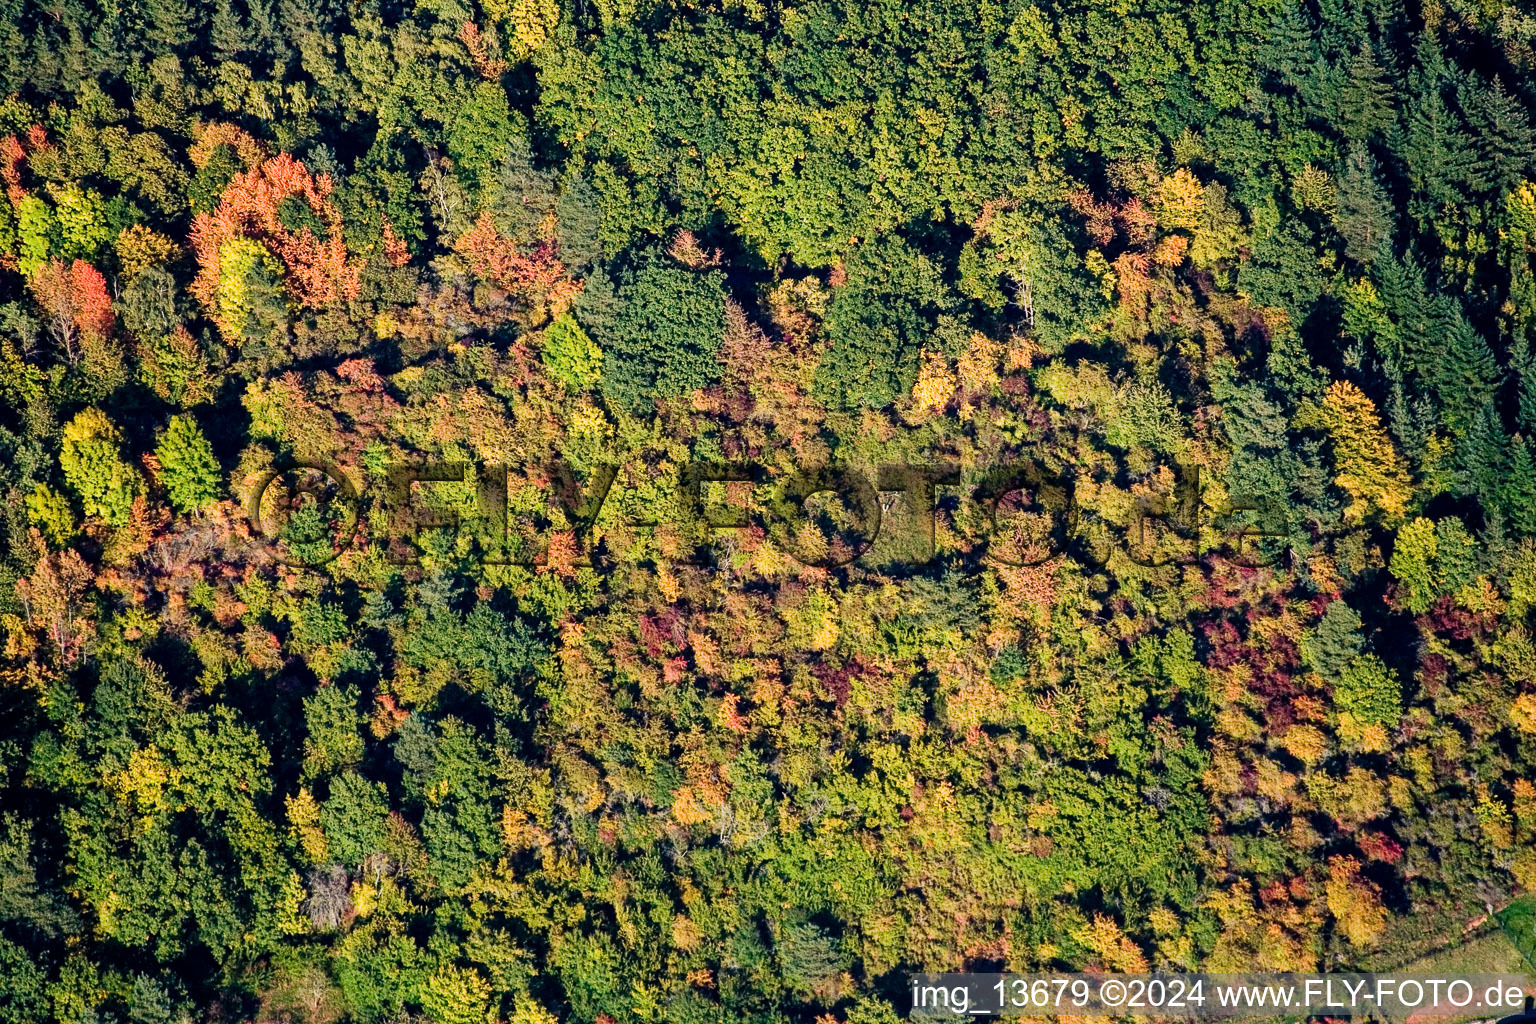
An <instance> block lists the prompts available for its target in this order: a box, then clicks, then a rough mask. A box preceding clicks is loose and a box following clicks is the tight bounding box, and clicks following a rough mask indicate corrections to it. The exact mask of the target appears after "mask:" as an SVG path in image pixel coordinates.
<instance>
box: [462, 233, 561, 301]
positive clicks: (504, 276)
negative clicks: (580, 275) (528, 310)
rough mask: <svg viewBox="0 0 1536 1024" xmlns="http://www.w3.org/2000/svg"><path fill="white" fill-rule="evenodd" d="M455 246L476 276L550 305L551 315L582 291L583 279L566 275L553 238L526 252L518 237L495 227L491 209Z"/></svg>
mask: <svg viewBox="0 0 1536 1024" xmlns="http://www.w3.org/2000/svg"><path fill="white" fill-rule="evenodd" d="M453 249H454V252H456V253H458V254H459V256H460V257H462V258H463V259H464V261H465V262H466V263H467V264H468V265H469V269H470V271H471V272H473V273H474V274H475V276H476V277H480V278H483V279H485V280H487V281H489V282H491V283H492V284H494V285H496V286H497V287H498V288H503V289H505V290H507V291H509V292H512V293H515V294H518V295H521V296H525V297H528V298H530V299H533V300H534V301H535V302H538V303H542V304H545V305H547V306H548V309H549V313H550V315H552V316H558V315H559V314H560V313H562V312H564V311H565V309H566V308H567V307H569V306H570V304H571V300H572V299H574V298H575V297H576V295H577V294H578V293H579V292H580V291H581V283H580V282H578V281H572V280H570V279H569V278H568V277H566V276H565V267H564V265H563V264H561V262H560V261H559V260H558V259H556V258H555V248H554V245H553V244H552V243H551V242H548V241H541V242H539V243H537V244H536V245H535V246H534V248H533V251H532V253H530V254H526V255H525V254H524V253H523V252H522V250H521V248H520V247H519V245H518V243H517V242H516V241H515V240H513V239H510V238H507V237H505V236H503V235H502V234H501V232H499V231H497V230H496V225H495V223H494V222H493V221H492V220H491V215H490V214H489V213H482V214H481V215H480V219H479V220H477V221H475V224H474V226H473V227H472V228H470V229H469V230H468V231H466V232H464V233H463V234H462V235H460V236H459V238H458V240H457V241H456V242H454V244H453Z"/></svg>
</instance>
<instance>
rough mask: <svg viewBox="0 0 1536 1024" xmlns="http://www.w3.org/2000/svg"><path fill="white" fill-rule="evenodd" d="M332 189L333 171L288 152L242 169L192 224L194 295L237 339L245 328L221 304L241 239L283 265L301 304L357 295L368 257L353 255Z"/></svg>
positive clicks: (321, 303) (316, 304) (326, 302)
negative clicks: (223, 282)
mask: <svg viewBox="0 0 1536 1024" xmlns="http://www.w3.org/2000/svg"><path fill="white" fill-rule="evenodd" d="M331 187H332V183H331V178H330V176H329V175H326V174H321V175H311V174H310V173H309V172H308V171H307V170H305V168H304V165H303V164H302V163H300V162H299V161H297V160H295V159H294V158H293V157H291V156H289V155H288V154H286V153H281V154H279V155H277V156H275V157H272V158H271V159H269V160H266V161H263V162H262V163H261V164H260V165H259V166H257V167H254V168H252V169H251V170H249V171H245V172H244V173H241V174H236V175H235V176H234V178H233V180H231V181H230V183H229V185H228V186H227V187H226V188H225V189H224V194H223V199H222V201H221V202H220V203H219V206H218V208H217V209H215V210H214V211H213V212H212V213H205V214H199V215H198V216H197V217H196V218H195V219H194V220H193V221H192V249H193V252H195V253H196V255H197V265H198V270H197V276H196V278H195V279H194V280H193V282H192V293H193V294H194V295H195V296H196V297H197V299H198V301H199V302H201V303H202V304H203V307H204V308H205V309H207V310H208V311H209V314H210V316H211V317H212V318H213V320H214V322H215V323H217V324H218V325H219V327H220V329H221V330H223V331H224V333H225V334H226V335H227V336H229V337H238V336H239V334H240V331H241V329H242V327H243V325H242V324H236V323H229V322H228V318H227V316H226V315H224V313H223V311H221V309H220V304H219V301H218V294H219V283H220V278H221V272H222V270H223V266H222V261H223V254H224V253H227V252H229V251H231V250H230V249H229V248H227V246H228V245H229V243H231V242H234V241H236V240H238V239H249V240H252V241H256V242H258V243H260V244H261V245H262V246H263V247H264V248H266V249H267V250H269V251H270V252H271V253H272V255H273V256H275V257H276V258H277V259H278V261H280V262H281V264H282V266H283V270H284V272H285V278H286V280H285V284H286V286H287V289H288V291H289V292H290V293H291V294H292V295H293V297H294V298H295V299H297V300H298V301H299V303H301V304H302V305H305V306H309V307H312V308H319V307H322V306H326V305H329V304H331V303H333V302H337V301H339V300H343V299H352V298H356V296H357V291H358V287H359V278H358V273H359V271H360V270H361V268H362V261H361V260H360V259H354V258H349V257H348V253H347V247H346V242H345V240H344V239H343V237H342V223H341V211H340V209H338V208H337V206H336V204H335V203H333V202H331V201H330V194H331Z"/></svg>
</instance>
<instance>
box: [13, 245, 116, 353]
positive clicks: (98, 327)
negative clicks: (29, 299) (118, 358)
mask: <svg viewBox="0 0 1536 1024" xmlns="http://www.w3.org/2000/svg"><path fill="white" fill-rule="evenodd" d="M27 285H28V287H29V288H30V289H31V291H32V295H33V297H34V298H36V299H37V302H38V305H40V306H42V308H43V310H44V312H46V313H47V314H48V328H49V331H50V332H51V333H52V334H53V337H54V340H55V341H57V342H58V345H59V347H60V349H62V350H63V351H64V353H65V355H66V357H67V358H69V360H70V361H71V362H73V361H74V360H75V358H76V356H77V349H76V339H77V338H78V336H79V332H82V331H85V332H89V333H91V334H96V335H100V336H102V337H105V336H106V335H107V333H108V332H110V331H111V330H112V321H113V315H112V299H111V297H110V296H109V295H108V294H107V282H106V279H105V278H103V277H102V276H101V271H99V270H97V269H96V268H95V267H93V266H91V265H90V264H89V263H86V262H85V261H84V260H75V261H74V262H73V263H70V264H68V265H66V264H65V263H64V262H63V261H62V260H50V261H49V262H47V263H44V264H43V265H42V266H41V267H39V268H38V269H37V272H36V273H34V274H33V275H32V280H30V281H29V282H27Z"/></svg>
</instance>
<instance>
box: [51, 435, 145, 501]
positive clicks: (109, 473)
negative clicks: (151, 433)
mask: <svg viewBox="0 0 1536 1024" xmlns="http://www.w3.org/2000/svg"><path fill="white" fill-rule="evenodd" d="M122 443H123V435H122V433H121V432H120V431H119V430H118V429H117V427H116V426H115V425H113V423H112V421H111V420H110V419H108V418H107V415H106V413H104V412H102V411H101V410H100V409H86V410H84V411H82V412H81V413H79V414H78V415H77V416H75V418H74V419H72V420H71V421H70V422H69V424H68V425H67V426H66V427H65V428H64V437H63V444H62V447H61V449H60V452H59V465H60V466H61V467H62V468H63V470H64V480H65V481H66V482H67V483H68V484H69V486H70V488H71V489H72V490H73V491H74V492H75V494H76V495H77V496H79V498H80V503H81V505H82V506H83V507H84V508H85V514H86V515H88V516H100V517H101V518H102V519H104V520H106V521H107V522H109V523H112V524H114V525H119V526H120V525H122V524H124V523H126V522H127V521H128V513H129V512H130V511H131V510H132V508H133V499H134V498H135V497H137V496H138V495H139V494H140V493H141V492H142V491H143V484H144V480H143V478H142V477H140V476H139V474H138V473H136V472H134V470H133V467H132V466H130V465H128V463H127V462H125V461H123V456H122Z"/></svg>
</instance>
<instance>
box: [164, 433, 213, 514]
mask: <svg viewBox="0 0 1536 1024" xmlns="http://www.w3.org/2000/svg"><path fill="white" fill-rule="evenodd" d="M155 457H156V458H157V459H159V461H160V479H161V481H162V482H163V483H164V484H165V490H166V493H167V494H168V495H169V496H170V499H171V505H172V507H174V508H175V509H176V511H178V512H196V511H198V510H199V509H202V508H204V507H206V506H208V505H211V504H212V503H213V502H215V501H217V500H218V497H219V484H220V477H221V474H220V472H219V460H218V459H216V458H215V457H214V454H213V446H212V445H210V444H209V443H208V439H207V438H206V437H204V436H203V432H202V430H201V429H200V428H199V427H198V425H197V420H195V419H193V418H192V417H191V416H189V415H185V414H183V415H179V416H172V417H171V421H170V423H169V424H167V426H166V428H165V431H164V433H162V434H161V435H160V443H159V444H157V445H156V446H155Z"/></svg>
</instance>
